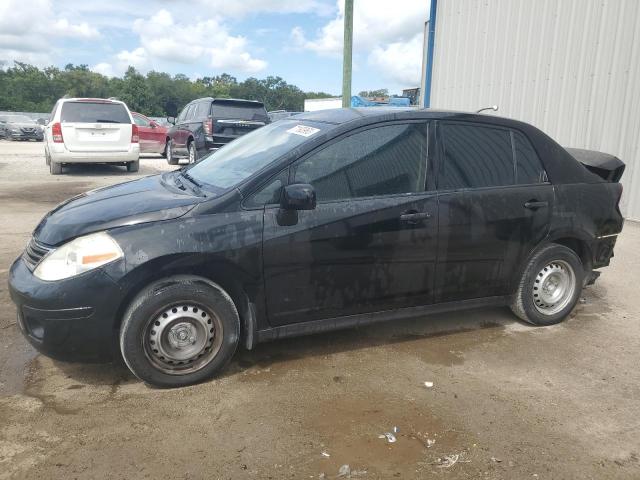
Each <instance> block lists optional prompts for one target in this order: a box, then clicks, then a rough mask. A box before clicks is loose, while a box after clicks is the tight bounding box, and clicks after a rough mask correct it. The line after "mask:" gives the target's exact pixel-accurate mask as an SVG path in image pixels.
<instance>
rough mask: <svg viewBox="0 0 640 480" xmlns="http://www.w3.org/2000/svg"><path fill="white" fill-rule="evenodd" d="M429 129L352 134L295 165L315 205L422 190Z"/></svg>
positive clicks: (296, 176) (420, 125)
mask: <svg viewBox="0 0 640 480" xmlns="http://www.w3.org/2000/svg"><path fill="white" fill-rule="evenodd" d="M426 133H427V126H426V124H423V123H411V124H405V125H387V126H383V127H376V128H371V129H369V130H364V131H362V132H358V133H355V134H353V135H350V136H348V137H346V138H343V139H342V140H339V141H338V142H336V143H333V144H332V145H329V146H328V147H326V148H324V149H322V150H320V151H317V152H315V153H312V154H311V155H310V156H308V157H307V158H305V159H304V160H302V161H301V162H300V163H298V164H297V165H295V166H294V173H293V178H294V181H295V182H296V183H310V184H311V185H313V187H314V188H315V190H316V195H317V198H318V201H332V200H343V199H349V198H357V197H369V196H378V195H393V194H402V193H413V192H421V191H423V190H424V188H425V179H426V169H427V134H426Z"/></svg>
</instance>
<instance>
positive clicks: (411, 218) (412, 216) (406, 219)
mask: <svg viewBox="0 0 640 480" xmlns="http://www.w3.org/2000/svg"><path fill="white" fill-rule="evenodd" d="M428 218H431V214H430V213H428V212H422V213H421V212H407V213H403V214H402V215H400V221H401V222H403V223H408V224H410V225H415V224H416V223H418V222H420V221H422V220H427V219H428Z"/></svg>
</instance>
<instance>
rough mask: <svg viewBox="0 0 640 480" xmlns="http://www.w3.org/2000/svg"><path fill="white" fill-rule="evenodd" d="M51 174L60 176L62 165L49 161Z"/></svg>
mask: <svg viewBox="0 0 640 480" xmlns="http://www.w3.org/2000/svg"><path fill="white" fill-rule="evenodd" d="M49 173H51V175H60V174H61V173H62V164H61V163H58V162H54V161H53V160H49Z"/></svg>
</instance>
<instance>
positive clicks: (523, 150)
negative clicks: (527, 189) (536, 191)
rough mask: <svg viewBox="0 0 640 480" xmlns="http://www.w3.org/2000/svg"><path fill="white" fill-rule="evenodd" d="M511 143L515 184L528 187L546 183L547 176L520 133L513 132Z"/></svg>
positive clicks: (534, 153) (536, 156)
mask: <svg viewBox="0 0 640 480" xmlns="http://www.w3.org/2000/svg"><path fill="white" fill-rule="evenodd" d="M513 142H514V147H515V153H516V183H517V184H520V185H528V184H532V183H544V182H546V181H547V174H546V172H545V170H544V168H543V166H542V163H541V162H540V158H538V155H537V154H536V152H535V150H534V149H533V147H532V146H531V143H530V142H529V140H527V138H526V137H525V136H524V135H523V134H522V133H520V132H516V131H514V132H513Z"/></svg>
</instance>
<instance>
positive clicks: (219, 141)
mask: <svg viewBox="0 0 640 480" xmlns="http://www.w3.org/2000/svg"><path fill="white" fill-rule="evenodd" d="M241 136H242V135H214V136H206V137H204V146H205V148H206V149H207V150H214V149H216V148H220V147H222V146H224V145H226V144H227V143H229V142H231V141H233V140H235V139H236V138H239V137H241Z"/></svg>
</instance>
